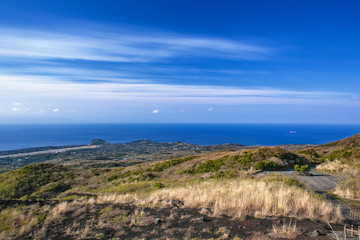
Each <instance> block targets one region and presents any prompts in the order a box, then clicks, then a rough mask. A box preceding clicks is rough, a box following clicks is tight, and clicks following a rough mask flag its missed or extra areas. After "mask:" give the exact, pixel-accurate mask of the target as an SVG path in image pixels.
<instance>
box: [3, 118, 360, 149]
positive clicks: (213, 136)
mask: <svg viewBox="0 0 360 240" xmlns="http://www.w3.org/2000/svg"><path fill="white" fill-rule="evenodd" d="M359 132H360V125H325V124H324V125H320V124H311V125H310V124H46V125H0V151H5V150H14V149H21V148H30V147H42V146H61V145H82V144H89V143H90V141H91V140H92V139H96V138H100V139H104V140H105V141H108V142H110V143H126V142H131V141H135V140H142V139H149V140H152V141H156V142H176V141H181V142H187V143H194V144H199V145H213V144H223V143H238V144H244V145H268V146H269V145H282V144H324V143H328V142H331V141H336V140H340V139H343V138H345V137H349V136H352V135H354V134H356V133H359Z"/></svg>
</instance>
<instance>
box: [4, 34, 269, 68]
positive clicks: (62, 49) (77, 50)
mask: <svg viewBox="0 0 360 240" xmlns="http://www.w3.org/2000/svg"><path fill="white" fill-rule="evenodd" d="M0 45H1V48H0V56H1V57H7V58H23V59H27V58H34V59H66V60H90V61H111V62H153V61H159V60H166V59H171V58H175V57H189V56H192V57H216V58H228V59H246V60H256V59H263V58H265V57H267V56H269V55H271V54H273V53H274V52H275V49H274V48H271V47H269V46H264V45H259V44H253V43H249V42H245V41H235V40H228V39H221V38H204V37H192V36H183V35H174V34H169V33H150V32H148V33H127V32H126V31H124V30H118V31H117V33H114V32H103V31H86V30H84V31H82V32H81V33H78V34H74V33H67V32H64V33H59V32H51V31H31V30H25V29H9V28H4V27H0Z"/></svg>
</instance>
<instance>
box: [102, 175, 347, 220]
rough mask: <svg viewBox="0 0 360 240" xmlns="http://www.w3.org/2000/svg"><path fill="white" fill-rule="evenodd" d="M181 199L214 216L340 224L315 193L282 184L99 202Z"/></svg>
mask: <svg viewBox="0 0 360 240" xmlns="http://www.w3.org/2000/svg"><path fill="white" fill-rule="evenodd" d="M171 200H180V201H181V202H183V203H184V205H185V206H187V207H195V208H211V209H213V213H214V214H215V215H222V214H226V215H232V216H234V217H244V216H255V217H264V216H289V217H296V218H300V219H301V218H308V219H313V220H315V219H318V220H323V221H330V222H338V221H341V220H342V216H341V213H340V209H339V208H334V206H333V205H332V204H331V203H330V202H327V201H326V200H324V199H321V198H320V197H319V196H316V195H315V194H314V193H312V192H309V191H308V190H304V189H301V188H298V187H295V186H288V185H286V184H284V183H281V182H264V181H254V180H225V181H207V182H202V183H195V184H191V185H189V186H185V187H176V188H170V189H162V190H159V191H156V192H153V193H151V194H149V195H145V196H141V195H132V194H125V195H104V196H100V197H98V199H97V201H98V202H99V203H104V202H108V203H109V202H115V203H126V202H132V203H135V204H140V205H149V204H150V205H152V206H159V205H160V206H161V205H166V204H169V203H171Z"/></svg>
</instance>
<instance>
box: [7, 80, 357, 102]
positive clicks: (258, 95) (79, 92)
mask: <svg viewBox="0 0 360 240" xmlns="http://www.w3.org/2000/svg"><path fill="white" fill-rule="evenodd" d="M0 84H1V86H2V90H1V96H0V100H2V101H4V102H5V101H10V99H12V98H14V96H21V97H22V98H25V99H37V100H38V101H48V100H54V101H55V100H58V101H72V100H86V101H88V100H94V101H98V100H111V101H121V102H128V101H132V102H143V103H147V104H148V103H150V102H164V101H167V102H188V103H191V102H192V103H208V104H210V103H214V104H230V105H242V104H305V105H307V104H310V105H316V104H325V105H330V104H336V105H338V104H346V103H349V102H355V101H354V100H353V99H352V98H351V94H349V93H338V92H321V91H292V90H284V89H275V88H264V87H263V88H262V87H257V88H244V87H231V86H200V85H179V84H178V85H169V84H155V83H95V84H86V83H67V82H63V81H61V80H59V79H58V78H56V77H54V76H26V75H8V76H0Z"/></svg>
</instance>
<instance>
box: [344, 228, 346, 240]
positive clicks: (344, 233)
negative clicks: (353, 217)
mask: <svg viewBox="0 0 360 240" xmlns="http://www.w3.org/2000/svg"><path fill="white" fill-rule="evenodd" d="M346 238H347V236H346V225H345V226H344V239H346Z"/></svg>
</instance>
